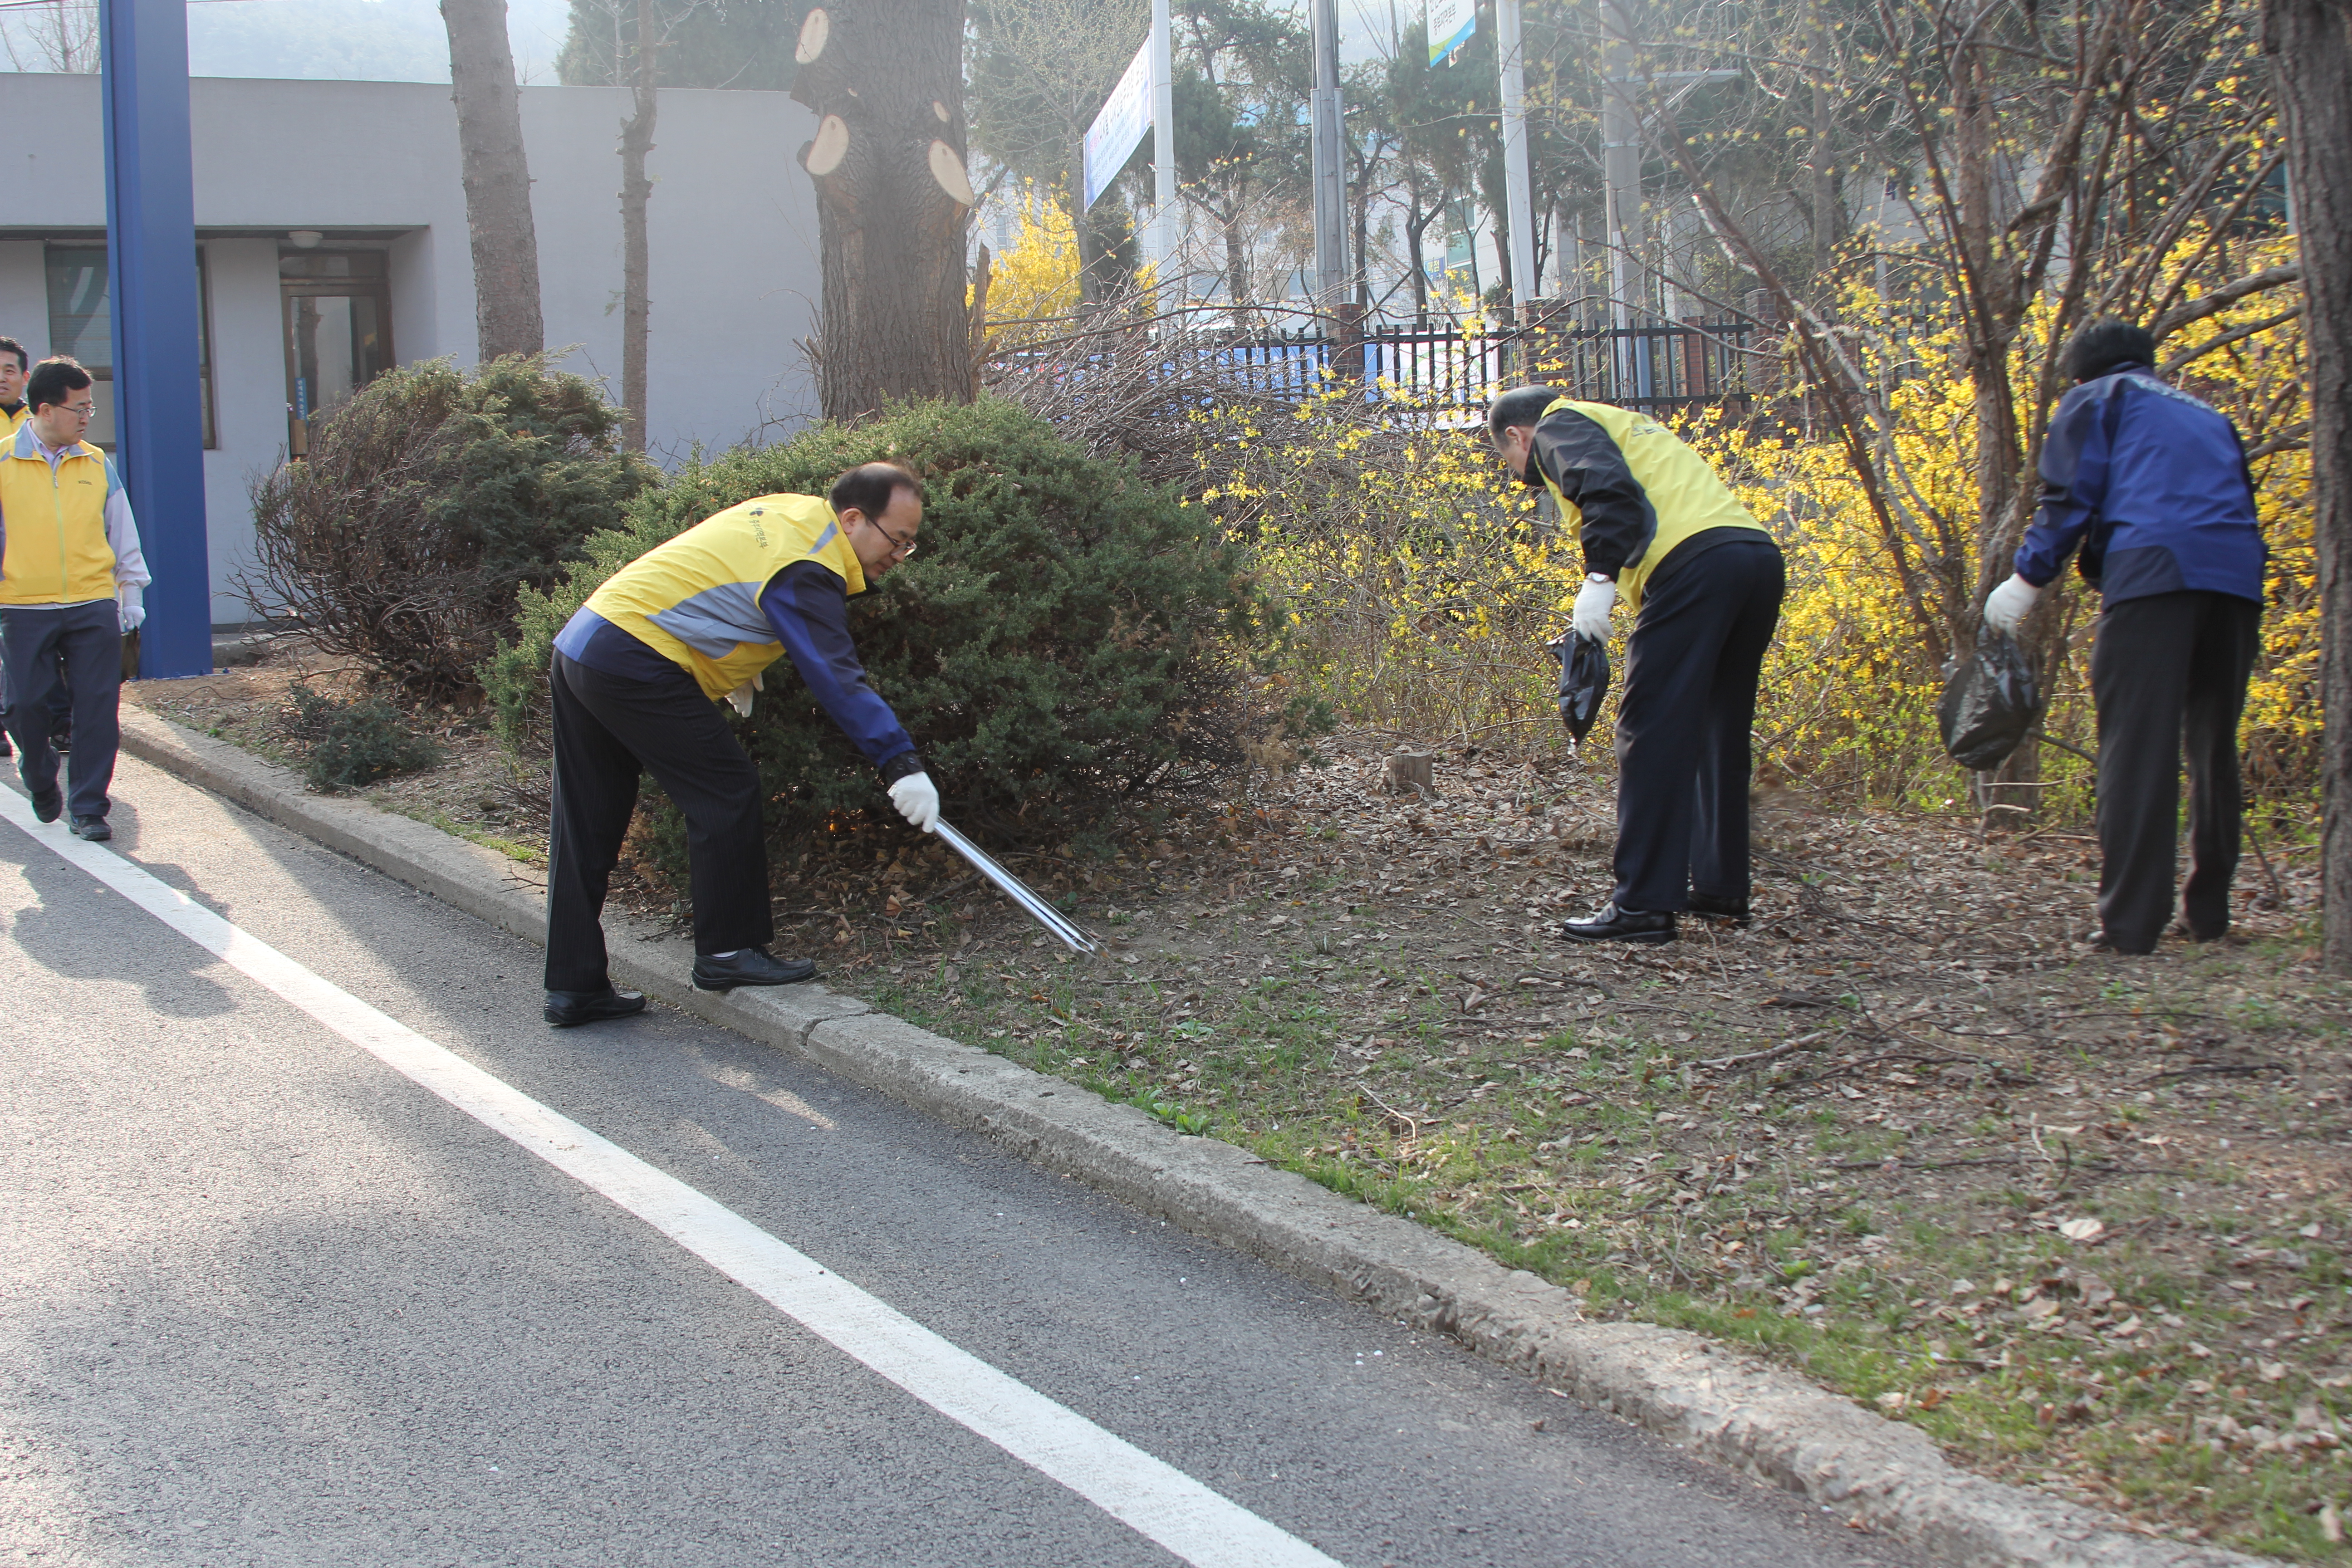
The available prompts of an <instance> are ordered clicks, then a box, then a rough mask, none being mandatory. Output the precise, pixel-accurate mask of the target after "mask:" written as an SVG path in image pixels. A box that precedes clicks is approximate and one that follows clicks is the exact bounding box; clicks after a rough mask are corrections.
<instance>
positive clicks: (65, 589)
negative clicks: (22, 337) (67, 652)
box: [0, 425, 122, 605]
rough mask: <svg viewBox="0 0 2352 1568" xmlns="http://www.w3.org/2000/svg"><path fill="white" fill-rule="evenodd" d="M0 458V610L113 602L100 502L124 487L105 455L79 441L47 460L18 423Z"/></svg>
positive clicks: (110, 563)
mask: <svg viewBox="0 0 2352 1568" xmlns="http://www.w3.org/2000/svg"><path fill="white" fill-rule="evenodd" d="M5 454H6V455H5V457H0V531H5V535H6V538H7V547H6V550H5V553H0V605H80V604H88V603H89V602H90V601H91V600H94V599H111V598H112V597H114V546H113V545H112V544H110V542H108V541H107V537H106V503H107V500H108V499H109V498H110V497H111V496H112V495H113V494H114V492H115V491H116V490H118V489H121V488H122V481H121V479H117V478H116V477H115V473H114V465H113V464H112V463H110V462H108V461H107V459H106V454H105V453H103V452H101V451H100V450H99V449H98V448H97V447H93V446H91V445H90V444H89V442H87V441H79V442H76V443H75V444H74V446H73V447H71V448H70V449H69V450H68V452H67V453H66V455H65V456H64V457H62V458H58V466H57V467H56V468H54V469H53V468H50V467H49V460H48V459H47V458H45V457H43V456H41V450H40V448H39V447H37V446H35V445H34V443H33V431H32V427H31V426H23V425H20V426H17V428H16V434H15V435H13V436H11V437H8V438H7V444H6V447H5Z"/></svg>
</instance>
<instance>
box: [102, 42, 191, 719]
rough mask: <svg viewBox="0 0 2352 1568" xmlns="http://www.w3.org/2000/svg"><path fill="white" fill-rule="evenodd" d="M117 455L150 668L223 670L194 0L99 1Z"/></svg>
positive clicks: (146, 671)
mask: <svg viewBox="0 0 2352 1568" xmlns="http://www.w3.org/2000/svg"><path fill="white" fill-rule="evenodd" d="M98 27H99V33H98V37H99V51H100V54H99V58H100V98H101V101H102V102H103V104H104V106H105V119H106V262H107V272H108V279H109V280H108V289H107V292H108V295H109V297H110V309H111V313H112V317H113V327H114V354H113V359H114V388H113V390H114V432H115V453H114V461H115V466H116V468H118V469H120V470H121V475H122V483H123V487H124V488H125V489H127V490H129V491H130V494H131V510H132V511H133V512H134V513H135V514H136V515H137V517H138V519H139V541H140V545H141V547H142V549H143V550H144V551H145V552H146V555H147V565H148V568H149V569H150V570H151V571H152V572H153V573H154V575H155V581H154V583H153V584H152V585H151V586H150V587H149V588H148V590H147V625H146V628H145V630H144V631H143V632H142V635H141V637H140V665H139V673H140V674H142V676H151V677H152V676H176V675H209V674H211V673H212V668H213V639H212V564H211V561H210V559H209V552H208V550H207V548H206V545H205V467H204V465H205V427H204V407H203V403H202V397H203V388H202V384H201V383H200V381H199V380H198V367H197V314H196V312H197V300H196V292H197V284H196V203H195V180H194V163H193V160H192V158H191V156H190V151H189V139H188V13H187V6H186V0H99V7H98Z"/></svg>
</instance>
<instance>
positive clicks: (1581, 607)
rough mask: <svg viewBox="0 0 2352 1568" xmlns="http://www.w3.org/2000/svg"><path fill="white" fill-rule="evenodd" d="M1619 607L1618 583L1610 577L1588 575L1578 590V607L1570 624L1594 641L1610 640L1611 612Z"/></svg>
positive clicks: (1580, 633)
mask: <svg viewBox="0 0 2352 1568" xmlns="http://www.w3.org/2000/svg"><path fill="white" fill-rule="evenodd" d="M1616 607H1617V584H1614V583H1612V582H1611V581H1610V580H1609V579H1608V578H1606V577H1602V578H1599V579H1594V578H1591V577H1587V578H1586V579H1585V580H1584V586H1583V587H1581V588H1579V589H1578V590H1577V591H1576V608H1575V609H1574V610H1573V611H1571V612H1570V615H1569V622H1568V624H1569V625H1570V626H1574V627H1575V628H1576V630H1577V632H1578V634H1579V635H1580V636H1583V637H1591V639H1592V640H1593V641H1594V642H1607V641H1608V640H1609V612H1610V611H1612V610H1613V609H1615V608H1616Z"/></svg>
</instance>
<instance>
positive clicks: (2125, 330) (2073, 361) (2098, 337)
mask: <svg viewBox="0 0 2352 1568" xmlns="http://www.w3.org/2000/svg"><path fill="white" fill-rule="evenodd" d="M2155 363H2156V339H2155V337H2154V336H2153V335H2151V334H2150V333H2149V331H2148V330H2147V328H2146V327H2136V326H2134V325H2132V324H2131V323H2130V322H2129V321H2125V320H2124V319H2123V318H2122V317H2120V316H2108V317H2106V318H2105V319H2103V320H2101V321H2093V322H2092V323H2091V324H2090V325H2089V326H2087V327H2084V329H2083V330H2082V331H2079V332H2076V333H2075V334H2074V342H2071V343H2068V344H2067V345H2066V357H2065V360H2064V362H2063V363H2062V365H2061V366H2060V368H2061V369H2063V370H2064V371H2065V373H2066V374H2068V375H2069V376H2072V377H2073V378H2074V380H2076V381H2090V380H2093V379H2094V378H2095V377H2098V376H2102V375H2105V374H2107V373H2108V372H2109V371H2111V370H2120V369H2122V368H2123V367H2124V366H2125V365H2127V364H2144V365H2151V366H2152V365H2154V364H2155Z"/></svg>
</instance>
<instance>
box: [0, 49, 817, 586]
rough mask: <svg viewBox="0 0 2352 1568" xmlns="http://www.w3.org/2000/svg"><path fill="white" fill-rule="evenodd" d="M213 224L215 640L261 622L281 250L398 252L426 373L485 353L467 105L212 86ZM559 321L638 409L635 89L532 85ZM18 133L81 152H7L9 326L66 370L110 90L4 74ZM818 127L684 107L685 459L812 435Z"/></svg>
mask: <svg viewBox="0 0 2352 1568" xmlns="http://www.w3.org/2000/svg"><path fill="white" fill-rule="evenodd" d="M191 100H192V111H193V115H194V127H193V130H194V160H195V204H196V225H197V230H198V234H199V237H200V239H201V240H202V242H203V244H204V245H205V261H206V268H207V272H208V283H209V298H208V299H207V300H206V307H207V309H208V310H209V312H210V318H211V323H212V353H213V386H214V396H215V434H216V441H215V447H214V448H213V449H212V450H209V451H207V452H206V453H205V503H206V510H207V511H208V513H209V525H208V526H209V532H210V543H211V552H212V563H213V584H212V585H213V595H214V598H213V613H214V618H215V621H220V622H231V621H236V620H238V619H241V618H243V616H244V615H245V613H246V612H245V607H244V604H243V601H242V599H241V598H240V597H239V596H238V595H237V594H236V586H235V581H236V575H237V574H238V572H239V571H240V570H241V569H242V568H243V566H244V565H245V563H247V561H248V560H249V557H250V549H251V541H252V520H251V511H250V506H249V504H248V501H247V493H248V489H249V487H250V484H251V481H252V479H254V477H255V476H256V475H257V474H260V473H265V472H267V471H268V468H270V467H271V466H273V465H274V464H275V463H276V462H278V459H279V454H280V451H281V449H282V448H283V447H284V445H285V441H286V374H285V351H284V345H283V329H282V325H281V318H280V313H279V309H280V308H279V302H278V251H279V247H280V246H281V244H283V243H285V239H286V235H287V234H288V233H289V231H292V230H296V229H318V230H321V231H323V232H324V233H325V235H326V236H327V239H326V241H325V244H326V245H327V246H328V247H335V246H337V245H338V244H341V243H365V244H368V245H372V246H381V247H385V248H386V249H387V251H388V255H389V262H388V270H389V275H390V285H391V293H392V336H393V349H394V355H395V357H396V358H398V359H399V360H401V361H403V362H407V361H414V360H419V359H430V358H434V357H436V356H439V355H444V354H446V355H451V356H453V357H455V358H457V360H458V361H459V362H460V363H471V362H472V360H473V358H474V353H475V333H474V289H473V272H472V257H471V253H470V250H469V248H468V246H467V231H466V208H465V194H464V190H463V188H462V186H461V185H460V184H459V179H458V160H457V117H456V111H455V110H454V108H453V107H452V105H451V102H450V99H449V89H447V88H446V86H440V85H436V84H431V83H407V82H358V81H274V80H266V79H235V78H200V79H197V80H196V81H194V83H193V84H192V92H191ZM522 105H523V132H524V140H525V142H526V144H527V147H528V150H529V153H530V169H531V176H532V193H531V208H532V215H533V216H534V218H535V220H536V222H537V225H538V229H539V250H540V288H541V307H542V310H543V311H544V314H545V317H546V321H547V341H548V343H549V345H550V347H551V348H553V349H556V350H559V351H564V356H563V358H562V364H563V366H564V368H566V369H570V370H573V371H576V372H578V373H579V374H583V375H586V376H589V377H591V378H592V379H604V380H605V381H606V382H607V384H608V386H609V387H610V390H611V391H612V393H613V395H614V396H616V397H617V396H618V395H619V381H620V374H621V319H620V311H619V309H618V300H619V297H620V290H621V284H622V278H621V223H620V214H619V208H618V202H617V197H616V195H615V193H616V192H617V191H618V190H619V188H620V164H619V157H618V153H617V152H616V147H617V144H618V142H619V138H620V124H621V121H622V120H623V119H624V118H625V117H626V115H627V114H628V112H629V100H628V94H627V92H626V91H625V90H624V89H617V88H525V89H523V94H522ZM0 117H5V121H6V122H7V123H10V124H16V125H41V126H45V127H50V128H54V130H55V131H56V132H59V133H58V134H52V135H45V136H38V137H23V138H18V139H16V141H15V142H14V143H13V145H11V146H9V147H7V148H5V149H0V189H5V191H6V192H7V196H6V199H5V201H0V332H6V333H9V334H11V335H13V336H15V337H17V338H19V339H21V340H22V341H23V342H25V344H26V347H27V348H28V349H30V350H31V351H32V353H34V354H35V356H36V357H37V356H39V355H41V354H44V353H47V352H48V346H49V345H48V304H47V285H46V281H45V279H44V275H43V271H42V242H43V240H44V239H46V238H59V239H89V238H91V237H96V236H97V235H98V234H100V232H101V231H102V229H103V226H104V224H105V221H106V197H105V189H104V184H103V179H104V171H103V168H102V164H101V157H102V153H101V144H100V131H99V103H98V80H97V79H96V78H95V77H90V76H44V75H19V74H5V75H0ZM810 130H811V121H810V117H809V114H808V111H807V110H804V109H803V108H802V107H801V106H800V105H798V104H795V103H793V101H792V100H790V99H788V98H786V97H785V96H784V95H782V94H781V93H770V92H719V91H710V90H704V89H667V90H665V91H664V92H663V93H662V95H661V105H660V121H659V125H658V129H657V133H656V140H655V147H654V151H653V153H652V155H651V156H650V157H649V158H648V160H647V170H648V172H649V173H650V174H651V175H652V176H653V178H654V181H655V187H654V195H653V199H652V203H651V205H650V207H649V209H648V222H649V225H650V232H649V245H650V249H651V255H652V266H653V273H652V279H651V292H652V300H653V316H652V327H651V342H650V345H649V361H648V370H647V395H646V405H647V420H648V426H649V442H650V445H651V447H653V449H654V453H655V456H656V457H657V458H662V459H664V460H665V461H674V460H676V459H677V458H681V457H683V456H684V455H685V453H686V452H687V451H688V449H690V448H691V447H693V446H694V445H696V444H697V443H700V444H701V445H703V446H704V447H711V448H717V447H727V446H731V445H733V444H734V443H736V442H739V441H741V440H743V439H745V438H746V437H750V436H753V435H755V434H764V435H766V436H768V437H774V436H778V435H782V434H785V433H787V432H789V431H790V430H792V429H793V428H796V427H797V426H799V425H800V424H801V423H803V422H804V421H805V420H806V419H808V418H811V417H813V416H814V413H815V406H816V396H815V389H814V384H813V383H812V381H811V380H810V377H809V374H808V367H807V364H806V363H805V361H804V359H803V355H802V352H801V349H800V343H801V342H802V341H803V339H805V338H808V337H810V336H811V335H813V334H814V330H815V313H816V300H817V294H818V261H817V245H816V217H815V208H814V199H813V196H812V194H811V192H810V188H809V182H808V178H807V176H806V175H805V174H802V173H801V171H800V168H799V165H798V163H796V162H795V161H794V159H793V151H794V150H795V149H796V148H798V147H799V145H800V144H801V143H802V142H803V141H805V140H807V138H808V135H809V133H810Z"/></svg>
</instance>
